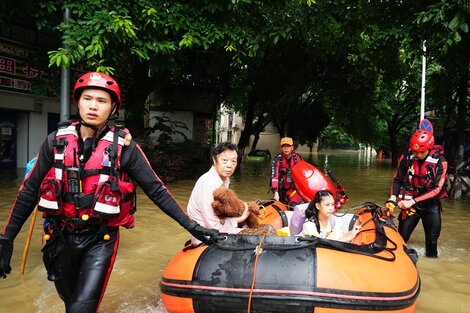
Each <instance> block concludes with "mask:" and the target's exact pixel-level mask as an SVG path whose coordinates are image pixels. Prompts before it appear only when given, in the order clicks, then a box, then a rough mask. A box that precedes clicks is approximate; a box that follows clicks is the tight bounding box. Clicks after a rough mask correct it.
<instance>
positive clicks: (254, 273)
mask: <svg viewBox="0 0 470 313" xmlns="http://www.w3.org/2000/svg"><path fill="white" fill-rule="evenodd" d="M264 239H266V234H264V235H263V237H261V240H260V242H259V244H258V246H257V247H256V256H255V264H254V268H253V279H252V280H251V288H250V295H249V296H248V309H247V313H250V312H251V299H252V296H253V290H254V289H255V282H256V272H257V269H258V257H259V255H260V254H261V252H263V249H262V246H263V242H264Z"/></svg>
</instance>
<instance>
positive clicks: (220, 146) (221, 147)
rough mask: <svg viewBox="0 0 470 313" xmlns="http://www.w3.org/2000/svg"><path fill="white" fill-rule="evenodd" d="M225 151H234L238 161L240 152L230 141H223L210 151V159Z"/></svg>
mask: <svg viewBox="0 0 470 313" xmlns="http://www.w3.org/2000/svg"><path fill="white" fill-rule="evenodd" d="M227 150H231V151H235V152H236V153H237V161H240V160H239V159H240V151H239V150H238V147H237V145H236V144H234V143H232V142H230V141H224V142H221V143H219V144H218V145H217V146H215V147H214V149H213V150H212V158H213V159H215V158H217V156H218V155H219V154H221V153H222V152H224V151H227Z"/></svg>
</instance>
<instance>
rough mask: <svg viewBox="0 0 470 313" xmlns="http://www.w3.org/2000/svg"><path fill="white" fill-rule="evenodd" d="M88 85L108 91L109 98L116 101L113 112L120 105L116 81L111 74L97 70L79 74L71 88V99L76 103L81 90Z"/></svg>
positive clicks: (119, 92)
mask: <svg viewBox="0 0 470 313" xmlns="http://www.w3.org/2000/svg"><path fill="white" fill-rule="evenodd" d="M88 87H97V88H100V89H104V90H106V91H108V92H110V93H111V98H113V100H116V102H117V103H116V109H115V112H117V111H118V110H119V107H120V106H121V90H120V89H119V86H118V83H117V82H116V81H115V80H114V79H113V78H112V77H111V76H109V75H106V74H104V73H99V72H88V73H86V74H83V75H82V76H80V77H79V78H78V79H77V82H76V83H75V87H74V88H73V100H74V101H75V103H76V104H77V103H78V100H79V99H80V94H81V91H82V90H83V89H84V88H88Z"/></svg>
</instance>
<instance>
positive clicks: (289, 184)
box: [271, 151, 302, 191]
mask: <svg viewBox="0 0 470 313" xmlns="http://www.w3.org/2000/svg"><path fill="white" fill-rule="evenodd" d="M299 160H302V158H301V157H300V156H299V155H298V154H297V153H296V152H295V151H293V152H292V156H291V157H290V159H289V160H287V159H286V158H285V157H283V156H282V154H278V155H277V156H276V158H275V163H274V166H273V168H272V174H271V175H272V177H273V178H275V179H278V180H279V181H281V180H282V189H283V190H284V191H286V190H289V189H293V188H294V184H293V181H292V176H291V169H292V167H294V165H295V164H297V162H299ZM278 164H279V167H278ZM276 168H277V173H276ZM274 187H276V188H277V187H279V186H274Z"/></svg>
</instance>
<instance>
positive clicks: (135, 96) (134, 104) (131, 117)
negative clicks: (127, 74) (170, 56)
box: [125, 60, 153, 137]
mask: <svg viewBox="0 0 470 313" xmlns="http://www.w3.org/2000/svg"><path fill="white" fill-rule="evenodd" d="M152 83H153V80H152V79H150V78H149V77H148V65H147V63H142V62H139V61H138V60H136V61H135V62H134V67H133V82H132V85H131V86H129V92H128V94H127V97H126V99H125V107H126V127H127V128H129V130H130V131H131V133H132V134H133V135H134V137H140V136H142V135H143V134H144V132H145V127H144V125H145V123H144V116H145V115H146V109H145V102H146V101H147V97H148V95H149V94H150V91H151V90H152Z"/></svg>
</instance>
